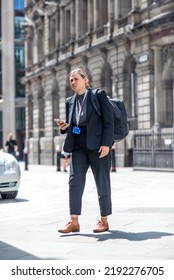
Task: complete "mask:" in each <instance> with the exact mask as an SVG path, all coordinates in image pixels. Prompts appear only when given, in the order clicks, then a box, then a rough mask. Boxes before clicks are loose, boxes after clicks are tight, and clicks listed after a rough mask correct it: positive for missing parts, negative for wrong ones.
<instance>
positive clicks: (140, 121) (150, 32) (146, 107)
mask: <svg viewBox="0 0 174 280" xmlns="http://www.w3.org/2000/svg"><path fill="white" fill-rule="evenodd" d="M23 32H24V36H25V44H26V65H27V67H26V75H25V80H24V83H25V86H26V145H27V147H28V149H29V162H30V163H35V164H54V163H55V149H56V145H57V144H60V145H61V144H62V142H63V141H64V138H63V136H61V135H59V131H58V129H57V127H56V126H55V123H54V121H53V119H54V118H55V117H60V118H62V119H65V104H64V103H65V99H66V97H68V96H70V95H71V94H72V92H71V89H70V87H69V77H68V75H69V72H70V71H71V70H72V69H73V68H74V67H76V66H82V65H83V66H84V67H85V68H86V69H87V72H88V75H89V78H90V84H91V86H92V87H93V88H97V87H102V88H104V89H105V90H106V92H107V93H108V95H110V96H112V97H118V98H121V99H123V100H124V102H125V105H126V108H127V114H128V121H129V127H130V133H129V135H128V137H127V138H126V139H125V140H123V141H121V142H120V143H118V144H117V166H132V164H133V159H132V157H133V156H132V150H133V144H134V141H133V136H134V132H135V131H137V130H140V131H146V130H149V129H151V128H153V129H154V130H159V129H160V130H171V129H172V127H173V123H174V109H173V108H174V97H173V96H174V1H173V0H121V1H120V0H59V1H56V0H55V1H53V0H52V1H43V0H26V4H25V24H24V25H23Z"/></svg>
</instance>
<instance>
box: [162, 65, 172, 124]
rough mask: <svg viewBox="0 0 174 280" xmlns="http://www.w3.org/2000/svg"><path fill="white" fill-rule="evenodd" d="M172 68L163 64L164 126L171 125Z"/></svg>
mask: <svg viewBox="0 0 174 280" xmlns="http://www.w3.org/2000/svg"><path fill="white" fill-rule="evenodd" d="M173 73H174V70H173V69H172V67H171V65H170V64H167V65H165V67H164V71H163V83H162V84H163V94H164V100H165V102H164V103H165V104H164V112H165V119H164V126H166V127H171V126H172V125H173V122H174V120H173V93H174V75H173Z"/></svg>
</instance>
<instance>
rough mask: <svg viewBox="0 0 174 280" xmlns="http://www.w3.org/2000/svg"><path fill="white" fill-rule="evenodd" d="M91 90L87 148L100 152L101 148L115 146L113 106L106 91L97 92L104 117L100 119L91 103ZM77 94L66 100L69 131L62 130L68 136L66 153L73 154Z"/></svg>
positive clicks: (89, 92) (88, 109) (88, 106)
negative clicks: (74, 114) (74, 113)
mask: <svg viewBox="0 0 174 280" xmlns="http://www.w3.org/2000/svg"><path fill="white" fill-rule="evenodd" d="M91 95H92V94H91V90H90V89H88V93H87V131H86V146H87V148H88V149H89V150H98V149H99V148H100V146H109V147H111V146H112V145H113V139H114V116H113V114H112V113H111V107H110V106H111V105H110V103H109V101H108V98H107V95H106V92H105V91H104V90H99V91H97V97H98V101H99V103H100V107H101V112H102V117H100V116H99V115H98V114H97V113H96V111H95V109H94V107H93V105H92V102H91V98H92V97H91ZM75 97H76V94H75V95H73V96H71V97H69V98H67V99H66V122H67V123H68V124H69V127H68V129H66V130H65V131H63V130H61V133H62V134H64V133H66V132H67V136H66V139H65V143H64V151H65V152H67V153H71V152H72V151H73V148H74V145H75V134H74V133H73V132H72V131H73V112H74V109H75V104H76V98H75Z"/></svg>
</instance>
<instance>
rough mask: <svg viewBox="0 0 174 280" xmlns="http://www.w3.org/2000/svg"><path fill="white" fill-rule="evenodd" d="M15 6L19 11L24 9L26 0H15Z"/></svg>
mask: <svg viewBox="0 0 174 280" xmlns="http://www.w3.org/2000/svg"><path fill="white" fill-rule="evenodd" d="M14 8H15V10H18V11H23V10H24V0H14Z"/></svg>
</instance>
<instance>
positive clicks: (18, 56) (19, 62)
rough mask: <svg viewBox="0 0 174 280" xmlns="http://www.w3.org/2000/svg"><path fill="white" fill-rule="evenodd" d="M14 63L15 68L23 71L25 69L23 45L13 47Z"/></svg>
mask: <svg viewBox="0 0 174 280" xmlns="http://www.w3.org/2000/svg"><path fill="white" fill-rule="evenodd" d="M15 63H16V68H22V69H23V68H24V67H25V55H24V46H23V45H16V46H15Z"/></svg>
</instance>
